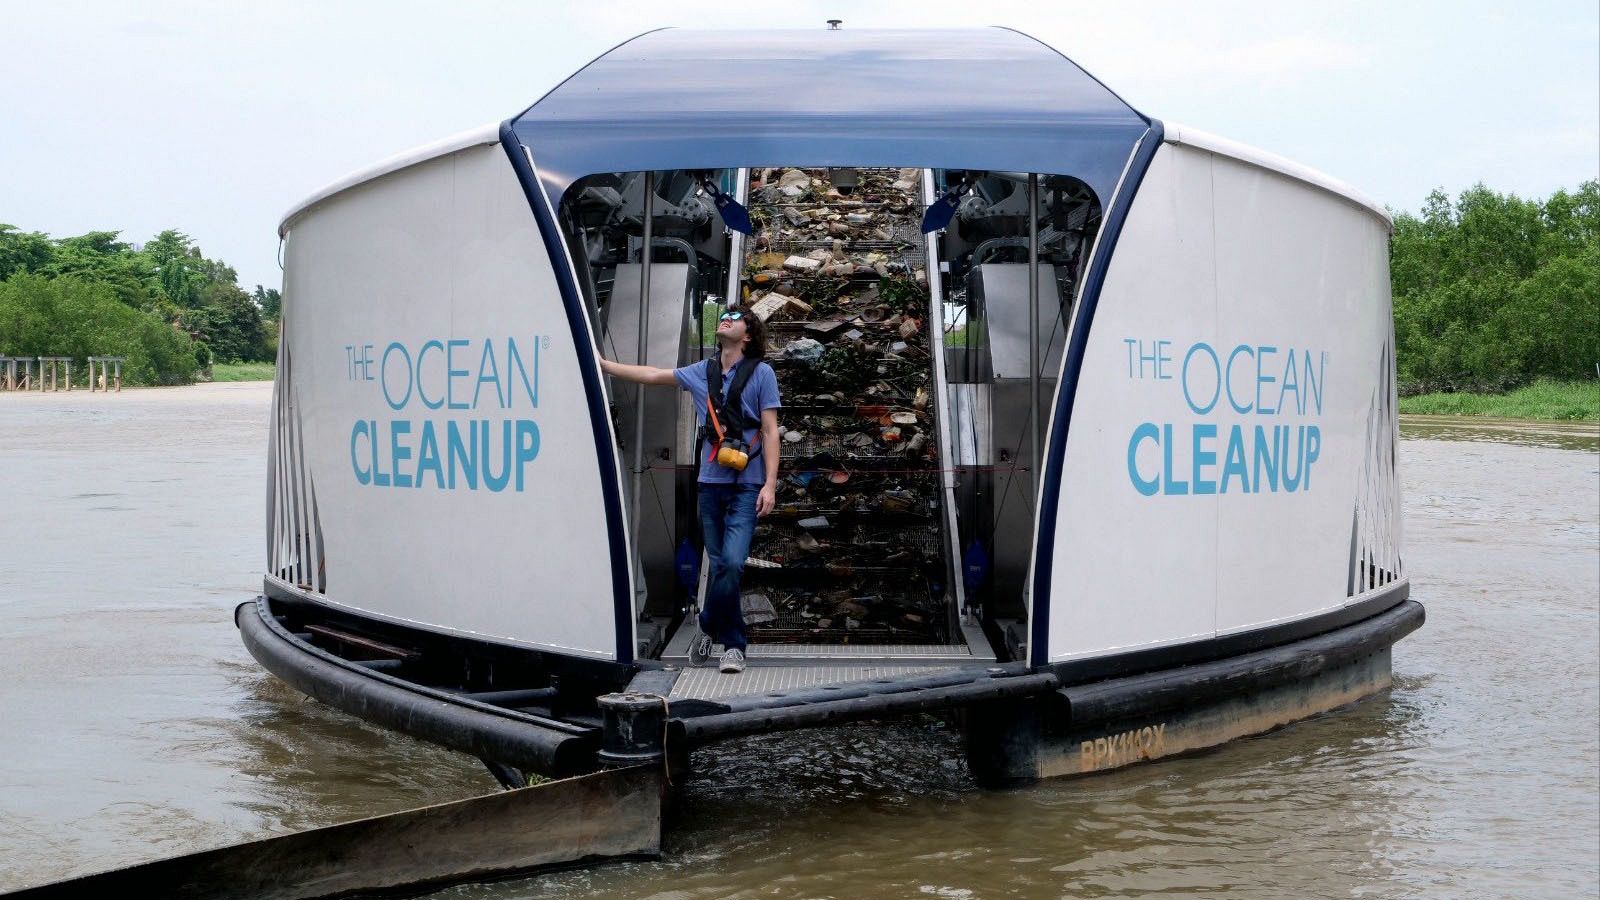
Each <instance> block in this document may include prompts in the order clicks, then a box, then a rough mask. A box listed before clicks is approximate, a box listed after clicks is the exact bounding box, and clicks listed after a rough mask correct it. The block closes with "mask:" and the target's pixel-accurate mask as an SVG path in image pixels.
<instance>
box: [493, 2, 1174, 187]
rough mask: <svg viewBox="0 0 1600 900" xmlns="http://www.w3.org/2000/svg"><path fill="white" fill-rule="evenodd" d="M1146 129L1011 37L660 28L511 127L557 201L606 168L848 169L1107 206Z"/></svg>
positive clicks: (1004, 32)
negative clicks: (1069, 191)
mask: <svg viewBox="0 0 1600 900" xmlns="http://www.w3.org/2000/svg"><path fill="white" fill-rule="evenodd" d="M1148 125H1149V121H1148V120H1147V119H1146V118H1144V117H1143V116H1141V115H1140V114H1139V113H1137V112H1135V111H1134V109H1133V108H1132V107H1130V106H1129V105H1128V104H1127V103H1125V102H1123V100H1122V98H1120V97H1118V96H1117V95H1116V94H1114V93H1112V92H1111V91H1110V90H1109V89H1107V88H1106V87H1105V85H1103V84H1101V83H1100V82H1098V81H1096V80H1095V79H1094V78H1093V77H1092V76H1090V75H1089V74H1088V73H1087V72H1085V71H1083V70H1082V69H1080V68H1078V66H1077V65H1076V64H1074V63H1073V62H1072V61H1071V60H1069V59H1067V58H1066V57H1064V56H1062V55H1061V54H1059V53H1057V52H1056V51H1055V50H1053V49H1051V48H1050V47H1048V46H1046V45H1045V44H1042V43H1040V42H1039V41H1037V40H1035V39H1033V38H1031V37H1029V36H1027V35H1025V34H1021V33H1020V32H1016V31H1012V30H1009V29H1005V28H977V29H963V30H944V31H912V30H894V31H888V30H883V31H880V30H859V29H849V28H845V29H840V30H837V31H830V30H826V29H823V28H817V29H815V30H809V31H795V30H791V31H690V30H679V29H666V30H661V31H652V32H649V33H647V34H643V35H640V36H639V37H636V38H634V39H633V40H631V41H628V42H627V43H625V44H622V45H621V46H619V47H617V48H616V49H614V50H612V51H610V52H609V53H607V54H605V55H604V56H601V57H600V58H598V59H596V60H595V61H594V62H592V63H590V64H589V65H588V66H586V67H584V68H583V69H581V70H579V71H578V72H577V73H576V74H574V75H573V76H572V77H571V78H568V79H567V80H566V81H564V82H562V83H561V84H560V85H558V86H557V87H556V88H555V89H554V90H552V91H551V92H550V93H549V94H546V95H545V96H544V98H543V99H541V100H540V101H539V102H537V103H535V104H534V105H533V106H532V107H530V108H529V109H528V110H527V111H525V112H523V113H522V115H520V116H518V117H517V118H516V119H514V120H513V121H512V127H513V129H514V130H515V132H516V134H517V136H518V137H519V138H520V139H521V140H522V142H523V143H524V144H526V145H527V146H528V148H529V149H530V150H531V151H532V153H533V157H534V161H535V163H536V164H537V165H538V167H539V172H540V177H541V178H542V180H543V181H544V182H545V185H546V187H547V189H548V190H549V191H550V195H551V196H552V197H553V198H556V199H558V200H559V198H560V197H561V196H562V194H563V193H564V192H565V191H566V189H567V187H568V186H569V185H571V183H572V182H574V181H576V180H577V179H579V178H581V177H583V176H585V175H591V174H595V173H599V172H635V171H644V170H648V169H655V170H661V169H680V168H737V167H741V166H750V167H756V166H827V165H836V166H843V165H850V166H917V167H931V168H953V169H967V168H972V169H990V170H996V171H1011V172H1038V173H1041V174H1061V175H1073V176H1076V177H1078V178H1081V179H1082V180H1084V181H1085V182H1087V183H1088V184H1089V186H1090V187H1091V188H1093V189H1094V191H1095V192H1096V193H1097V194H1098V195H1099V196H1100V197H1101V199H1102V202H1104V201H1106V200H1109V198H1110V195H1111V191H1112V188H1113V187H1114V186H1115V184H1116V180H1117V177H1118V176H1119V175H1120V173H1121V172H1122V168H1123V165H1124V164H1125V163H1126V162H1127V160H1128V155H1129V153H1130V152H1131V151H1132V149H1133V146H1134V143H1135V141H1137V140H1138V138H1139V137H1140V135H1142V134H1144V132H1145V130H1146V128H1147V127H1148Z"/></svg>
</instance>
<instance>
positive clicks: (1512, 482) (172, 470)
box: [0, 385, 1600, 900]
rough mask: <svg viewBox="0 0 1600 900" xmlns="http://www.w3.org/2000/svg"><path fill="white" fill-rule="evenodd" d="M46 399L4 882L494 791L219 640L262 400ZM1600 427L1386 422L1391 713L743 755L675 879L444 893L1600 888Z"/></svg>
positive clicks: (1371, 709)
mask: <svg viewBox="0 0 1600 900" xmlns="http://www.w3.org/2000/svg"><path fill="white" fill-rule="evenodd" d="M56 397H57V398H60V397H70V401H69V400H61V399H56V400H52V401H49V402H35V403H30V402H28V401H24V402H17V400H16V399H14V398H10V397H6V396H3V395H0V448H3V450H4V454H3V455H4V461H5V463H6V465H5V466H0V498H4V500H5V502H6V504H7V506H8V507H9V508H17V509H30V510H32V509H37V510H42V511H48V512H49V514H50V515H49V516H48V517H45V518H43V519H41V520H40V521H39V522H32V521H28V517H0V553H3V554H5V555H4V556H3V557H0V563H3V565H0V634H3V635H5V637H6V638H7V652H6V653H5V654H0V679H4V680H3V682H0V683H4V684H5V685H6V689H5V690H4V691H0V721H4V722H5V723H6V725H7V727H6V728H4V729H0V763H3V764H0V846H4V847H5V848H6V852H5V853H4V854H0V889H3V888H5V887H14V886H21V885H23V884H28V883H33V882H36V881H42V880H46V879H48V878H52V877H58V876H61V875H66V874H71V873H76V872H84V871H91V870H94V869H98V868H103V867H106V866H110V865H115V864H120V863H125V862H129V861H133V860H138V859H144V858H152V857H156V856H161V855H164V854H168V853H177V852H183V851H186V850H191V849H197V848H200V847H205V846H213V845H217V844H221V843H227V842H229V841H233V840H239V839H243V838H247V837H251V836H257V835H263V834H268V833H276V832H281V831H285V830H291V829H297V828H305V827H311V826H315V825H321V824H326V823H330V822H336V821H343V820H347V819H352V818H357V817H360V816H365V815H373V814H377V813H382V812H387V811H391V810H397V809H403V808H407V807H411V806H416V805H420V804H423V803H431V802H438V801H442V800H448V799H453V798H458V797H463V796H469V795H471V794H475V793H481V792H483V791H486V790H488V789H490V788H491V785H492V783H491V782H490V781H489V779H488V778H487V776H486V775H484V774H483V773H482V772H481V771H480V769H479V767H478V765H477V764H476V763H475V762H473V761H472V760H468V759H465V758H464V757H461V756H458V755H455V754H451V753H447V752H444V751H441V750H438V749H436V748H433V747H430V746H428V745H425V744H420V743H418V742H415V741H411V740H408V739H405V738H403V737H398V736H396V735H393V734H390V733H388V732H385V731H383V730H381V729H378V728H374V727H371V726H367V725H364V724H362V723H360V722H357V721H355V720H353V719H351V718H349V717H347V716H344V715H342V714H339V713H336V712H333V711H330V710H328V709H327V708H325V707H323V706H321V705H319V704H317V703H315V702H312V701H309V700H307V699H305V698H304V697H302V696H301V695H299V694H298V693H296V692H294V691H293V690H291V689H289V688H287V687H285V686H283V685H282V684H280V683H279V682H277V681H276V680H275V679H273V678H271V677H269V676H267V675H265V674H263V673H262V672H261V670H260V669H259V668H258V667H257V666H256V665H255V664H254V663H253V661H251V660H250V659H249V657H248V656H247V655H246V654H245V653H244V652H243V650H242V649H241V648H240V646H239V643H238V637H237V633H236V632H235V631H234V629H233V626H232V622H231V617H230V616H231V608H232V606H233V604H234V603H236V602H238V601H239V600H240V599H243V598H245V597H247V596H248V595H250V594H251V593H252V592H253V591H254V590H255V588H256V585H257V583H258V576H257V575H256V569H257V565H258V562H259V556H260V554H261V548H262V546H263V544H264V540H263V538H262V534H261V524H260V522H261V516H262V511H261V507H262V491H261V487H260V486H261V478H260V474H261V468H262V465H263V463H262V457H263V450H262V446H263V442H264V434H265V428H264V418H265V412H266V391H265V389H264V388H262V387H257V386H251V385H245V386H233V385H229V386H217V387H212V388H205V389H199V390H187V389H186V390H182V391H159V392H158V391H147V392H132V393H128V394H124V395H122V396H121V397H113V398H109V400H102V399H101V397H100V396H95V397H93V398H89V397H86V396H85V395H81V394H76V393H75V394H73V395H56ZM124 401H127V402H124ZM1592 432H1593V428H1592V427H1591V428H1590V431H1589V432H1582V431H1579V433H1576V434H1573V433H1571V431H1570V430H1569V429H1567V428H1565V427H1553V428H1546V427H1540V428H1538V429H1535V430H1532V431H1529V430H1527V429H1523V430H1521V431H1518V430H1510V429H1507V428H1505V427H1502V426H1501V425H1500V424H1499V423H1488V425H1487V426H1486V424H1485V423H1483V422H1472V423H1459V422H1448V423H1443V422H1434V421H1424V422H1420V423H1419V422H1417V421H1414V420H1412V419H1411V418H1409V417H1408V418H1407V420H1406V422H1405V425H1404V428H1403V434H1404V437H1405V440H1404V441H1403V442H1402V444H1401V475H1402V478H1403V479H1404V482H1405V490H1406V523H1405V524H1406V529H1407V532H1406V539H1407V547H1408V558H1407V565H1408V567H1409V569H1410V571H1411V572H1412V574H1413V578H1414V588H1413V596H1414V597H1416V598H1417V599H1419V600H1421V601H1422V602H1423V603H1424V604H1426V605H1427V607H1428V624H1427V626H1426V627H1424V628H1423V629H1422V630H1421V631H1419V632H1417V633H1416V634H1414V635H1412V636H1411V637H1409V638H1407V639H1406V640H1405V641H1403V642H1402V643H1401V644H1400V645H1399V646H1398V647H1397V648H1396V651H1395V672H1396V677H1395V686H1394V688H1393V690H1392V691H1390V692H1389V693H1388V694H1386V695H1384V696H1381V697H1378V698H1374V699H1372V700H1369V701H1367V702H1364V703H1361V704H1357V705H1356V706H1354V707H1351V708H1348V709H1345V710H1340V711H1337V712H1335V713H1332V714H1329V715H1325V716H1321V717H1318V718H1316V719H1313V720H1311V721H1308V722H1303V723H1300V724H1297V725H1294V726H1291V727H1289V728H1286V729H1283V730H1281V731H1279V732H1277V733H1274V734H1270V735H1266V736H1262V737H1258V738H1253V739H1249V740H1244V741H1239V742H1236V743H1234V744H1231V745H1229V746H1226V747H1222V748H1219V749H1217V750H1214V751H1211V752H1208V753H1203V754H1199V755H1196V756H1192V757H1188V758H1184V759H1178V760H1171V761H1165V762H1161V763H1157V764H1154V765H1147V766H1142V767H1136V768H1133V769H1129V770H1124V771H1121V772H1116V773H1110V774H1106V775H1102V776H1097V777H1093V778H1089V779H1082V780H1076V781H1065V782H1052V783H1045V784H1041V785H1038V786H1035V787H1032V788H1028V789H1023V790H1015V791H984V790H980V789H978V788H977V787H975V786H974V785H973V783H972V781H971V778H970V776H969V774H968V772H967V771H966V768H965V765H964V764H963V762H962V761H961V752H960V749H961V748H960V735H959V732H958V731H957V730H956V729H955V728H953V727H952V726H951V725H949V724H947V723H945V722H943V721H941V720H938V719H935V718H923V719H917V720H913V721H909V722H903V723H900V724H897V725H892V726H890V725H885V726H881V727H878V728H874V729H870V730H866V729H860V728H839V729H826V730H818V731H810V732H799V733H794V734H784V735H768V736H761V737H755V738H749V739H745V740H742V741H739V742H734V743H729V744H726V745H723V746H720V747H717V748H714V749H712V750H710V751H707V752H704V753H702V754H700V755H698V756H697V757H696V759H695V769H694V771H693V772H692V773H687V774H683V775H680V776H679V777H680V779H682V787H683V790H682V796H681V798H680V800H679V803H678V805H677V807H676V808H675V809H674V810H672V812H671V814H670V815H671V821H670V830H669V832H668V837H667V851H668V852H667V855H666V857H665V859H663V860H662V861H660V862H655V863H632V864H624V865H616V866H610V867H604V868H600V869H592V870H587V871H575V872H566V873H558V874H554V875H548V876H542V877H538V878H531V879H522V880H514V881H509V882H503V883H500V884H495V885H473V886H462V887H457V888H453V889H450V890H448V891H445V892H442V893H441V894H439V895H438V896H441V897H452V898H480V897H481V898H523V897H527V898H554V897H573V896H581V897H653V898H674V900H676V898H690V897H730V896H731V897H757V896H759V897H863V896H866V897H877V896H893V897H898V896H932V897H995V896H1017V897H1057V896H1143V895H1147V894H1152V893H1167V894H1174V895H1189V894H1201V895H1212V896H1237V897H1280V896H1308V897H1348V896H1352V895H1361V896H1377V897H1459V896H1574V895H1586V894H1587V895H1591V896H1592V895H1593V894H1594V893H1595V891H1596V890H1597V888H1600V869H1597V866H1600V862H1597V858H1596V852H1595V851H1596V847H1597V845H1600V799H1597V798H1600V781H1597V777H1596V772H1597V766H1600V720H1597V714H1600V663H1597V653H1600V650H1597V646H1600V619H1597V610H1600V524H1597V518H1600V465H1597V457H1596V454H1595V449H1596V447H1597V445H1600V441H1597V439H1596V438H1595V437H1593V436H1592ZM63 433H70V434H74V435H76V436H77V437H78V438H80V440H75V441H65V440H59V439H58V438H57V437H56V436H57V435H60V434H63ZM87 435H93V436H94V438H95V440H94V441H88V440H86V439H83V438H85V436H87ZM106 446H116V447H122V448H125V449H124V450H122V451H120V452H119V453H118V454H117V455H116V456H115V457H113V458H110V459H106V460H102V459H101V454H102V452H103V450H102V448H104V447H106ZM45 521H48V522H50V523H52V524H51V527H43V526H42V523H43V522H45Z"/></svg>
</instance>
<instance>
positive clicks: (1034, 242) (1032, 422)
mask: <svg viewBox="0 0 1600 900" xmlns="http://www.w3.org/2000/svg"><path fill="white" fill-rule="evenodd" d="M1028 402H1029V406H1028V456H1029V460H1028V464H1029V465H1030V466H1031V469H1030V470H1029V476H1028V482H1029V484H1031V485H1032V487H1033V496H1034V500H1035V501H1036V502H1037V500H1038V497H1039V463H1040V461H1041V460H1042V459H1043V457H1042V456H1041V455H1040V453H1039V175H1038V173H1029V174H1028Z"/></svg>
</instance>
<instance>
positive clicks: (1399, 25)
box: [0, 0, 1600, 289]
mask: <svg viewBox="0 0 1600 900" xmlns="http://www.w3.org/2000/svg"><path fill="white" fill-rule="evenodd" d="M0 2H3V3H4V5H3V7H0V222H6V223H10V224H13V225H17V226H19V227H21V228H23V229H26V230H37V231H45V232H49V233H50V234H52V235H54V236H56V237H65V236H68V235H73V234H80V233H82V232H85V231H90V230H97V229H111V230H120V231H121V232H122V233H123V235H124V238H125V239H128V240H133V241H144V240H146V239H148V238H149V237H150V236H152V235H154V234H155V233H157V232H158V231H160V230H162V229H164V228H178V229H180V230H182V231H185V232H187V233H188V234H189V235H191V236H192V237H193V238H194V239H195V240H196V241H197V242H198V243H199V244H200V246H201V248H202V249H203V250H204V251H205V252H206V254H207V255H208V256H212V257H218V258H221V259H223V260H226V261H227V262H228V263H230V264H232V265H233V266H234V267H236V268H237V269H238V270H239V280H240V283H241V284H243V285H244V286H245V287H246V288H247V289H248V288H249V287H250V286H252V285H254V284H257V283H261V284H265V285H267V286H269V287H275V286H277V285H278V284H279V281H280V273H279V270H278V267H277V262H276V254H277V236H276V228H277V223H278V220H279V218H280V217H281V215H282V214H283V213H284V212H285V211H286V210H287V209H288V208H289V207H290V206H292V205H293V204H295V203H296V202H298V201H299V200H300V199H301V198H302V197H304V196H305V195H306V194H308V193H310V192H311V191H313V190H315V189H316V188H318V187H320V186H321V185H323V184H325V183H327V182H329V181H332V180H334V179H336V178H338V177H339V176H341V175H344V174H346V173H348V172H350V171H352V170H355V169H358V168H361V167H363V166H365V165H366V164H367V163H370V162H373V161H375V160H377V159H380V158H382V157H384V156H388V155H390V154H392V153H395V152H397V151H399V150H403V149H406V148H408V147H411V146H414V145H417V144H422V143H427V142H429V141H432V140H435V139H437V138H440V137H443V136H445V135H448V134H451V133H453V132H456V131H460V130H462V129H465V128H470V127H473V126H476V125H481V124H484V123H486V122H491V121H499V120H502V119H505V118H508V117H510V116H511V115H513V114H515V113H516V112H518V111H520V110H521V109H522V108H524V107H525V106H527V105H528V104H529V103H531V102H533V101H534V100H535V99H537V98H538V97H539V96H540V95H541V94H543V93H544V92H545V91H546V90H548V89H549V88H550V87H552V86H553V85H554V84H556V83H557V82H558V81H560V80H561V79H562V78H564V77H566V76H567V75H568V74H570V73H571V72H572V71H573V70H575V69H577V68H579V67H581V66H582V65H583V64H584V63H586V62H588V61H589V60H590V59H592V58H593V57H594V56H596V55H598V54H600V53H603V52H604V51H605V50H607V49H608V48H610V47H611V46H613V45H615V44H617V43H618V42H620V41H622V40H624V39H626V38H628V37H630V36H632V35H634V34H637V33H639V32H641V31H644V30H647V29H649V28H653V27H657V26H662V25H680V26H686V27H687V26H695V27H719V28H737V27H795V28H822V27H825V26H824V25H823V23H824V21H825V20H827V19H829V18H842V19H844V20H845V27H846V28H864V27H871V26H901V27H918V26H951V25H987V24H1001V25H1009V26H1013V27H1016V28H1019V29H1021V30H1023V31H1026V32H1028V33H1030V34H1032V35H1034V36H1036V37H1038V38H1040V39H1042V40H1044V41H1045V42H1046V43H1049V44H1051V45H1052V46H1054V47H1056V48H1057V49H1059V50H1061V51H1062V52H1064V53H1065V54H1066V55H1068V56H1069V57H1071V58H1072V59H1073V60H1075V61H1076V62H1078V63H1079V64H1080V65H1082V66H1084V67H1085V68H1086V69H1088V70H1089V71H1090V72H1091V73H1093V74H1094V75H1096V76H1097V77H1099V78H1100V79H1101V80H1102V81H1104V82H1105V83H1106V84H1107V85H1109V86H1110V87H1111V88H1112V89H1113V90H1115V91H1117V92H1118V93H1120V94H1121V95H1122V96H1123V98H1125V99H1126V100H1128V102H1130V103H1131V104H1133V106H1134V107H1135V108H1137V109H1139V110H1140V111H1141V112H1144V113H1146V114H1148V115H1151V116H1155V117H1157V118H1161V119H1166V120H1168V121H1173V122H1181V123H1183V124H1186V125H1190V126H1192V127H1196V128H1201V129H1204V130H1206V131H1211V132H1214V133H1217V134H1220V135H1223V136H1225V137H1230V138H1233V139H1236V140H1240V141H1244V142H1245V143H1249V144H1254V145H1256V146H1258V147H1262V148H1264V149H1267V150H1271V151H1273V152H1276V153H1280V154H1283V155H1285V156H1287V157H1289V158H1291V159H1294V160H1296V161H1299V162H1302V163H1305V164H1307V165H1310V166H1313V167H1316V168H1319V169H1322V170H1323V171H1325V172H1327V173H1329V174H1331V175H1333V176H1335V177H1338V178H1342V179H1344V180H1346V181H1349V182H1351V183H1353V184H1354V185H1355V186H1356V187H1357V188H1359V189H1360V190H1362V191H1364V192H1366V193H1367V194H1369V195H1371V196H1373V197H1375V198H1377V199H1378V200H1379V201H1380V202H1382V203H1386V204H1388V205H1389V206H1391V207H1393V208H1395V209H1409V210H1415V209H1417V208H1418V207H1419V206H1420V204H1421V202H1422V200H1423V198H1424V197H1425V196H1426V195H1427V193H1428V191H1430V190H1431V189H1433V188H1435V187H1442V188H1444V189H1445V190H1446V191H1449V192H1451V193H1455V192H1457V191H1459V190H1461V189H1462V188H1464V187H1467V186H1469V185H1471V184H1472V183H1474V182H1477V181H1482V182H1484V183H1486V184H1488V185H1489V186H1491V187H1493V188H1495V189H1497V190H1505V191H1513V192H1516V193H1519V194H1522V195H1525V196H1540V197H1542V196H1544V195H1546V194H1548V193H1550V192H1551V191H1553V190H1556V189H1558V188H1568V189H1570V188H1573V187H1575V186H1576V185H1577V184H1578V183H1579V182H1581V181H1583V180H1585V179H1590V178H1595V177H1597V176H1600V12H1597V7H1600V4H1597V3H1596V2H1595V0H1566V2H1539V0H1521V2H1515V3H1507V2H1492V3H1490V2H1447V3H1431V4H1421V3H1404V2H1398V3H1397V2H1393V0H1389V2H1378V3H1350V4H1335V3H1320V4H1296V3H1284V2H1282V0H1276V2H1261V3H1243V2H1239V3H1193V2H1189V3H1143V2H1132V3H1130V2H1097V3H1093V4H1083V3H1069V2H1040V0H1029V2H1020V3H1011V2H1000V0H983V2H981V3H959V4H958V3H945V2H940V0H921V2H916V3H899V2H893V3H874V4H872V5H871V10H872V11H871V12H866V11H860V10H854V9H851V8H849V7H850V6H851V5H850V4H846V3H843V2H833V3H807V2H792V3H790V2H764V3H758V4H753V3H748V2H746V3H719V2H699V0H679V2H675V3H652V4H640V5H637V6H635V5H632V4H621V3H602V2H599V0H589V2H583V3H550V4H543V3H526V2H524V3H514V2H489V0H468V2H452V3H448V4H446V3H439V4H420V3H404V2H397V0H372V2H336V0H315V2H291V0H272V2H258V3H242V2H241V3H237V4H231V5H222V4H212V3H197V2H150V0H143V2H138V3H125V2H118V3H110V2H106V3H79V2H23V0H0ZM797 89H803V86H799V87H797ZM684 102H685V103H688V104H692V103H693V98H685V101H684ZM840 102H841V103H848V98H841V101H840ZM928 102H929V103H930V104H937V103H938V99H937V98H936V97H929V98H928Z"/></svg>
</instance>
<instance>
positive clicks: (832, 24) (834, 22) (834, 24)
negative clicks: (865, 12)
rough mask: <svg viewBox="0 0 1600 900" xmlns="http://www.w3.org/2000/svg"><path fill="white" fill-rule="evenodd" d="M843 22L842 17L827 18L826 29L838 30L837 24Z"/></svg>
mask: <svg viewBox="0 0 1600 900" xmlns="http://www.w3.org/2000/svg"><path fill="white" fill-rule="evenodd" d="M843 24H844V20H843V19H829V20H828V30H829V31H838V30H839V26H840V25H843Z"/></svg>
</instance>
